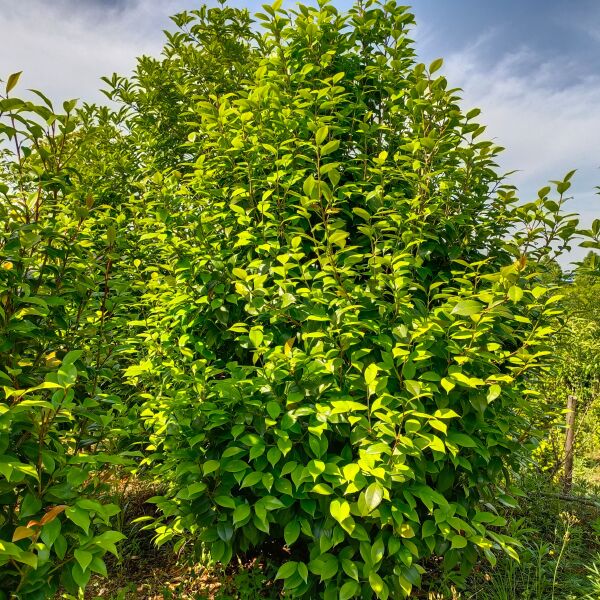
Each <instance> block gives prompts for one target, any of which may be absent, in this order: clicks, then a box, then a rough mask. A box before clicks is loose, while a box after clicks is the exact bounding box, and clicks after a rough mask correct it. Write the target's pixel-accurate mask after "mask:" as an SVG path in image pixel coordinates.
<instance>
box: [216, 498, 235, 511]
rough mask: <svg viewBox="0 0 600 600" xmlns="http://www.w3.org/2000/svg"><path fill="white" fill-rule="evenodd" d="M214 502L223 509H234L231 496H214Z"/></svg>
mask: <svg viewBox="0 0 600 600" xmlns="http://www.w3.org/2000/svg"><path fill="white" fill-rule="evenodd" d="M214 501H215V504H218V505H219V506H222V507H223V508H232V509H234V508H235V500H234V499H233V498H232V497H231V496H215V498H214Z"/></svg>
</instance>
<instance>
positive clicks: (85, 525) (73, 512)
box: [65, 506, 90, 533]
mask: <svg viewBox="0 0 600 600" xmlns="http://www.w3.org/2000/svg"><path fill="white" fill-rule="evenodd" d="M65 515H66V516H67V518H68V519H70V520H71V521H73V523H75V525H77V526H79V527H81V529H83V531H85V533H88V532H89V529H90V515H89V513H88V511H87V510H83V509H82V508H79V507H78V506H70V507H69V508H67V509H66V510H65Z"/></svg>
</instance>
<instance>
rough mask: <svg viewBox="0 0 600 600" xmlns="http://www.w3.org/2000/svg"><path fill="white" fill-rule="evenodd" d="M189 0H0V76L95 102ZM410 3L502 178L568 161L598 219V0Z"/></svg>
mask: <svg viewBox="0 0 600 600" xmlns="http://www.w3.org/2000/svg"><path fill="white" fill-rule="evenodd" d="M350 1H351V0H334V2H335V4H337V5H338V6H340V7H342V8H343V7H344V6H347V5H348V4H349V2H350ZM200 2H201V0H195V1H194V0H52V1H50V0H0V40H2V53H0V78H3V79H6V77H7V76H8V74H10V73H12V72H15V71H19V70H23V71H24V73H23V76H22V79H21V83H20V87H22V88H28V87H34V88H37V89H40V90H42V91H44V92H45V93H47V94H48V95H49V96H50V97H52V98H53V99H56V100H63V99H67V98H75V97H77V98H80V99H82V100H86V101H102V99H103V96H102V95H101V94H100V93H99V91H98V90H99V88H100V82H99V78H100V76H102V75H110V74H111V73H113V72H115V71H116V72H119V73H127V72H128V71H129V70H130V69H131V68H132V67H133V65H134V63H135V57H136V56H138V55H140V54H154V55H156V54H158V53H159V52H160V49H161V46H162V41H163V34H162V30H163V29H165V28H168V27H169V26H170V21H169V18H168V17H169V15H170V14H173V13H175V12H178V11H180V10H183V9H190V8H195V7H197V6H198V5H199V3H200ZM406 2H407V3H409V2H410V0H406ZM231 4H233V5H236V6H245V7H247V8H249V9H250V10H254V9H257V8H258V7H259V4H260V2H255V1H253V0H252V1H247V2H242V1H241V0H231ZM288 4H289V2H288ZM413 8H414V11H415V13H416V15H417V21H418V27H417V30H416V31H415V34H414V37H415V39H416V44H417V51H418V53H419V55H420V58H421V59H422V60H423V61H426V62H429V61H431V60H433V59H434V58H437V57H440V56H441V57H444V58H445V66H444V70H445V74H446V75H447V76H448V78H449V80H450V83H451V84H452V85H453V86H457V87H461V88H462V89H463V90H464V92H463V97H464V105H465V106H466V107H474V106H478V107H480V108H481V109H482V110H483V115H482V116H481V117H480V120H481V122H482V123H484V124H486V125H487V126H488V135H489V137H491V138H493V139H495V140H496V141H497V142H498V143H499V144H501V145H502V146H504V147H506V152H505V153H504V155H503V157H502V161H501V166H502V168H503V169H505V170H506V171H512V170H515V169H518V172H517V173H515V174H514V175H513V176H512V177H511V180H512V181H513V182H514V183H515V184H516V185H518V186H519V189H520V195H521V197H522V198H523V199H527V198H528V197H529V196H531V195H534V194H535V192H536V190H537V189H538V188H540V187H543V185H545V182H546V181H547V180H549V179H558V178H561V177H562V176H563V175H564V174H565V173H566V172H567V171H569V170H571V169H577V174H576V175H575V177H574V180H573V183H574V185H573V188H572V192H573V196H574V199H573V201H572V205H571V206H572V208H573V210H574V211H576V212H579V213H580V214H581V216H582V220H583V222H585V223H589V222H591V220H592V219H593V218H597V217H600V197H599V196H597V195H596V194H595V191H596V190H595V188H596V186H598V185H600V63H599V61H598V58H599V57H600V2H598V0H576V1H573V0H487V1H482V0H452V1H450V0H414V1H413ZM581 255H582V254H581V252H574V253H573V255H572V258H574V259H577V258H580V257H581Z"/></svg>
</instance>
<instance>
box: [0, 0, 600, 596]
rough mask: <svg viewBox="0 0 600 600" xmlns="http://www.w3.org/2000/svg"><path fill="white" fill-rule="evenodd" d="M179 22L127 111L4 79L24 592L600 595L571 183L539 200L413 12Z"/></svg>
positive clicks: (19, 581)
mask: <svg viewBox="0 0 600 600" xmlns="http://www.w3.org/2000/svg"><path fill="white" fill-rule="evenodd" d="M173 22H174V25H175V30H174V31H173V32H170V33H167V40H166V45H165V48H164V51H163V54H162V56H161V57H160V58H157V59H155V58H149V57H142V58H140V59H139V61H138V66H137V69H136V70H135V73H134V74H133V75H132V76H131V77H129V78H125V77H120V76H117V75H115V76H113V77H110V78H106V79H105V81H104V83H105V86H106V90H105V93H106V95H107V96H108V99H109V100H110V102H109V103H108V104H109V105H110V107H102V106H96V105H85V104H84V105H81V106H77V104H76V102H74V101H67V102H65V103H64V104H63V106H62V107H61V108H56V107H55V106H53V104H52V103H51V102H50V100H48V99H47V98H46V97H45V96H44V95H43V93H41V92H37V91H36V92H33V93H30V94H29V95H27V94H22V95H21V96H17V95H16V93H17V92H18V91H19V86H18V83H19V74H18V73H15V74H13V75H10V76H9V77H7V78H6V81H5V82H4V84H3V87H4V93H3V94H2V96H1V97H0V140H1V142H0V225H1V228H0V382H1V385H2V386H3V397H2V403H1V404H0V590H2V591H0V594H4V596H5V597H15V598H23V599H30V598H31V599H36V598H40V599H41V598H52V597H55V596H56V595H57V594H58V595H62V596H63V597H77V596H82V595H83V594H84V590H85V589H86V588H87V592H86V593H87V596H88V597H94V595H100V596H101V597H115V598H125V597H138V598H142V597H173V598H175V597H181V598H184V597H189V598H192V597H197V598H198V597H199V598H201V597H214V598H258V597H273V598H275V597H282V596H285V597H298V598H325V599H326V600H328V599H339V600H348V599H350V598H381V599H387V598H404V597H419V596H421V595H423V597H427V594H429V595H430V597H431V598H433V597H435V598H445V597H452V595H453V596H454V597H455V598H458V597H461V598H517V597H523V598H549V597H552V598H554V597H556V598H560V597H562V598H569V597H571V598H578V597H585V594H588V595H589V597H590V598H596V597H597V594H598V588H599V586H600V576H599V575H598V569H599V567H596V566H595V565H594V552H595V551H596V549H597V548H598V543H599V539H598V527H597V526H596V525H595V523H597V522H600V521H596V519H597V518H598V516H599V515H598V514H596V513H597V507H598V504H597V496H596V495H595V490H597V489H598V488H597V487H594V486H595V485H596V481H597V470H595V463H596V461H597V460H598V455H597V447H598V431H597V419H596V418H595V417H596V415H597V413H598V403H597V401H596V400H597V389H598V361H597V357H598V349H599V345H598V334H599V332H600V329H599V322H598V316H599V315H598V310H597V308H596V302H595V300H596V298H595V295H597V294H596V291H597V289H598V285H599V284H598V281H599V280H598V279H597V277H598V275H597V265H596V264H595V258H594V255H593V254H591V255H590V257H589V258H588V259H586V261H585V262H584V263H582V264H581V265H580V266H579V268H578V270H577V272H576V274H575V275H574V276H572V275H569V274H562V272H560V269H559V268H557V264H556V259H557V258H558V257H559V256H560V255H561V254H562V253H563V252H565V251H568V250H569V249H570V248H571V246H572V245H573V244H574V243H580V242H581V240H584V241H583V244H585V245H586V246H587V247H589V248H591V249H597V248H598V247H600V244H599V234H600V221H596V222H594V224H593V226H592V228H591V229H590V230H582V229H581V228H580V227H579V225H578V219H577V217H576V215H573V214H570V213H569V212H568V210H567V209H566V208H565V203H566V201H567V200H568V190H569V187H570V180H571V178H572V176H573V172H570V173H568V174H567V175H566V177H564V178H563V179H560V180H557V181H554V182H551V184H550V185H549V186H547V187H544V188H542V189H541V190H540V191H539V194H538V196H537V198H534V199H532V200H529V199H527V200H525V199H522V200H519V198H518V196H517V192H516V190H515V189H514V188H513V187H512V186H510V185H508V184H507V183H506V182H505V181H504V178H503V176H502V174H501V173H500V172H499V169H498V167H497V165H496V163H495V160H496V157H497V155H498V153H499V152H500V151H501V148H498V147H497V146H495V145H494V144H493V143H492V142H489V141H486V140H485V136H484V132H485V128H484V126H482V125H480V124H479V123H478V121H477V117H478V115H479V111H478V110H477V109H473V110H470V111H467V112H465V111H464V110H463V108H462V106H461V104H460V95H459V90H457V89H454V88H452V87H451V85H450V83H449V82H448V81H447V80H446V78H445V77H444V76H443V75H440V72H441V71H440V69H441V68H442V61H441V59H440V60H436V61H434V62H433V63H432V64H430V65H428V66H427V65H424V64H421V63H419V62H418V61H417V58H416V56H415V52H414V49H413V44H412V42H411V40H410V31H411V27H412V26H413V16H412V14H411V13H410V11H409V10H408V9H407V8H406V7H403V6H399V5H397V4H396V3H395V2H376V1H374V0H363V1H358V2H357V3H356V4H355V5H354V6H353V7H352V8H350V9H349V10H348V11H347V12H340V11H339V10H338V9H336V8H335V7H334V6H333V5H332V4H331V3H329V2H325V1H323V2H320V3H319V4H318V6H305V5H298V6H296V8H294V9H290V10H286V9H283V8H282V7H281V2H276V3H275V4H273V5H267V6H265V7H264V10H263V12H262V13H257V14H256V15H254V16H253V17H252V18H251V16H250V15H249V14H248V12H247V11H245V10H240V9H235V8H231V7H228V6H226V5H222V6H220V7H219V8H207V7H201V8H200V9H198V10H196V11H190V12H186V13H182V14H179V15H176V16H175V17H173ZM568 397H573V398H576V399H577V411H578V412H577V415H578V416H577V418H576V419H575V424H576V425H575V428H573V427H571V438H572V439H573V440H574V442H573V450H567V454H568V455H572V456H574V457H575V458H574V463H575V468H574V475H570V476H568V477H567V475H564V473H563V471H564V469H563V466H564V463H565V458H568V457H566V456H565V450H564V438H565V431H564V425H563V423H564V420H565V406H566V403H567V399H568ZM567 462H569V461H568V460H567ZM565 477H567V478H568V479H569V481H566V480H565ZM567 484H568V485H567ZM565 485H567V487H565ZM581 496H585V497H584V498H581ZM590 549H591V550H592V552H590ZM519 556H520V561H521V562H520V563H519V562H518V561H519ZM583 560H585V562H586V565H587V570H586V566H585V565H582V564H581V562H582V561H583ZM109 571H110V574H111V575H112V578H111V579H112V581H107V579H106V577H107V575H108V574H109ZM136 572H137V573H136ZM117 574H118V577H115V575H117ZM127 579H129V580H130V581H129V583H127ZM115 585H117V587H115ZM594 586H595V587H594ZM502 594H504V595H502ZM578 594H579V595H578ZM594 594H596V595H594Z"/></svg>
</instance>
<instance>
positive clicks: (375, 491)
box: [361, 483, 383, 512]
mask: <svg viewBox="0 0 600 600" xmlns="http://www.w3.org/2000/svg"><path fill="white" fill-rule="evenodd" d="M361 496H364V500H365V505H366V508H367V511H368V512H373V511H374V510H375V509H376V508H377V507H378V506H379V505H380V504H381V501H382V500H383V487H382V486H381V484H379V483H372V484H371V485H369V486H368V487H367V489H366V490H365V491H364V492H363V493H362V494H361Z"/></svg>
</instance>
